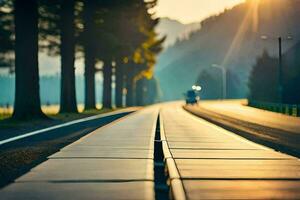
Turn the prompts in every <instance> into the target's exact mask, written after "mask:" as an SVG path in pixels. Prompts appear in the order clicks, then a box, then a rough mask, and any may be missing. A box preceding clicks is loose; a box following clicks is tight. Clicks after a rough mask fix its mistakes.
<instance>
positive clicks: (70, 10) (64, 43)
mask: <svg viewBox="0 0 300 200" xmlns="http://www.w3.org/2000/svg"><path fill="white" fill-rule="evenodd" d="M60 6H61V10H60V17H61V19H60V20H61V23H60V31H61V35H60V37H61V44H60V54H61V96H60V112H78V111H77V103H76V92H75V67H74V62H75V25H74V23H75V14H74V12H75V0H62V1H61V5H60Z"/></svg>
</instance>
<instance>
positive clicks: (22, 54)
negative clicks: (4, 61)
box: [13, 0, 45, 119]
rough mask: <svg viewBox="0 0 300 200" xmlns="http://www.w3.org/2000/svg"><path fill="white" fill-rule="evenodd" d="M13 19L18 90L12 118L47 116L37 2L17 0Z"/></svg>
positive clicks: (33, 0)
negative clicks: (42, 98) (41, 81)
mask: <svg viewBox="0 0 300 200" xmlns="http://www.w3.org/2000/svg"><path fill="white" fill-rule="evenodd" d="M14 20H15V37H16V39H15V41H16V44H15V74H16V91H15V105H14V113H13V117H14V118H15V119H32V118H41V117H45V115H44V114H43V112H42V111H41V103H40V95H39V94H40V91H39V89H40V88H39V70H38V4H37V1H36V0H27V1H23V0H15V1H14Z"/></svg>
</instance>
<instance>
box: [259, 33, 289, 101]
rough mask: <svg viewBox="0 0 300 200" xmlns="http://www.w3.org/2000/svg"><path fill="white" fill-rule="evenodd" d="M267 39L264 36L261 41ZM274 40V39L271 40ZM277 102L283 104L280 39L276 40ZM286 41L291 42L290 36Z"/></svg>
mask: <svg viewBox="0 0 300 200" xmlns="http://www.w3.org/2000/svg"><path fill="white" fill-rule="evenodd" d="M268 38H269V37H268V36H266V35H262V36H261V39H262V40H267V39H268ZM271 39H274V38H271ZM277 39H278V101H279V103H283V67H282V40H283V39H282V37H281V36H279V37H278V38H277ZM285 39H286V40H292V39H293V38H292V37H291V36H287V37H286V38H285Z"/></svg>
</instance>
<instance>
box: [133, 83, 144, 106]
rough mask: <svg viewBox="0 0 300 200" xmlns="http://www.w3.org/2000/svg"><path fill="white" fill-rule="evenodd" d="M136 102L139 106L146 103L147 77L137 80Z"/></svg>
mask: <svg viewBox="0 0 300 200" xmlns="http://www.w3.org/2000/svg"><path fill="white" fill-rule="evenodd" d="M135 99H136V100H135V102H136V105H137V106H144V105H145V79H144V78H142V79H140V80H138V81H137V82H136V89H135Z"/></svg>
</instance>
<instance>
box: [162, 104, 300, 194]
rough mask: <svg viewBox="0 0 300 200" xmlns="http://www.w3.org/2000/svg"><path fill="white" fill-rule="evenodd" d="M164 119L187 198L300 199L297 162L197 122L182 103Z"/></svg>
mask: <svg viewBox="0 0 300 200" xmlns="http://www.w3.org/2000/svg"><path fill="white" fill-rule="evenodd" d="M161 118H162V122H163V126H164V127H163V130H162V132H164V133H162V134H163V135H165V137H166V140H167V143H168V147H169V151H170V153H171V156H172V157H173V158H172V159H173V160H174V161H175V165H176V168H175V169H174V171H176V170H177V171H178V174H179V179H180V181H181V184H182V185H183V189H184V192H185V198H187V199H300V190H299V188H300V161H299V160H298V159H297V158H294V157H291V156H288V155H285V154H282V153H278V152H275V151H273V150H272V149H268V148H265V147H262V146H260V145H257V144H255V143H252V142H250V141H248V140H245V139H243V138H241V137H239V136H237V135H235V134H233V133H231V132H228V131H226V130H224V129H222V128H220V127H218V126H215V125H213V124H210V123H208V122H206V121H204V120H202V119H200V118H197V117H195V116H193V115H191V114H189V113H187V112H186V111H184V110H183V109H182V108H181V106H180V105H178V103H177V104H176V103H175V104H168V105H166V106H164V107H163V109H162V111H161ZM175 174H176V173H175ZM171 178H172V177H171ZM174 179H176V177H174Z"/></svg>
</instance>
